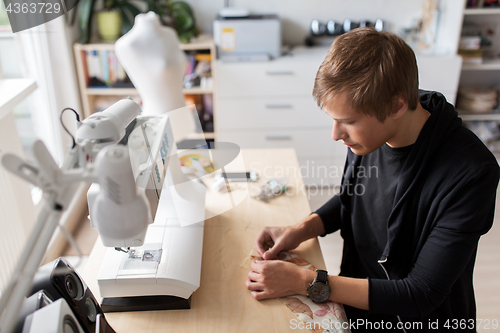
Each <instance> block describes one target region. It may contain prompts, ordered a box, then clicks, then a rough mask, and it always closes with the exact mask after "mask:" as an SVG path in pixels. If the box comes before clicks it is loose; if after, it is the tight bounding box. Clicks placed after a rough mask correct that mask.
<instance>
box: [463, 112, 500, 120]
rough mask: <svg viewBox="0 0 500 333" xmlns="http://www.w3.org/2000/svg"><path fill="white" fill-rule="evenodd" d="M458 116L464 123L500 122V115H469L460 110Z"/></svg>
mask: <svg viewBox="0 0 500 333" xmlns="http://www.w3.org/2000/svg"><path fill="white" fill-rule="evenodd" d="M458 116H459V117H460V118H462V120H463V121H500V113H467V112H466V111H460V110H458Z"/></svg>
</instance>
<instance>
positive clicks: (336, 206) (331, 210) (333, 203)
mask: <svg viewBox="0 0 500 333" xmlns="http://www.w3.org/2000/svg"><path fill="white" fill-rule="evenodd" d="M341 209H342V203H341V202H340V195H338V194H337V195H335V196H334V197H333V198H331V199H330V200H328V201H327V202H326V203H325V204H324V205H323V206H321V207H320V208H318V210H317V211H315V213H316V214H318V215H319V217H320V218H321V222H323V226H324V227H325V235H327V234H331V233H332V232H335V231H337V230H339V229H340V211H341ZM325 235H322V236H325Z"/></svg>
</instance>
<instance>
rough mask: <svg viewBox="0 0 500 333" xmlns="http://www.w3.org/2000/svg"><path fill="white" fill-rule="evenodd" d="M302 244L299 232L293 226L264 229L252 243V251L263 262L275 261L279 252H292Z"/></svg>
mask: <svg viewBox="0 0 500 333" xmlns="http://www.w3.org/2000/svg"><path fill="white" fill-rule="evenodd" d="M301 242H302V237H301V235H300V230H298V229H297V228H295V227H294V226H289V227H264V228H262V229H261V230H260V232H259V235H258V236H257V239H256V240H255V243H254V246H253V247H254V249H255V251H257V252H258V253H259V254H260V256H261V257H262V258H263V259H265V260H270V259H277V256H278V253H280V252H281V251H288V250H293V249H295V248H296V247H297V246H299V244H300V243H301Z"/></svg>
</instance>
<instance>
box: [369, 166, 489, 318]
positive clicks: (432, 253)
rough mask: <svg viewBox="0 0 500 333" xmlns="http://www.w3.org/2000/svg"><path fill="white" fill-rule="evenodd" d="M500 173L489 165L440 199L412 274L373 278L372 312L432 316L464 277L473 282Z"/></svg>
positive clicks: (463, 180)
mask: <svg viewBox="0 0 500 333" xmlns="http://www.w3.org/2000/svg"><path fill="white" fill-rule="evenodd" d="M498 179H499V168H498V166H497V165H488V166H486V167H483V168H481V169H480V170H478V171H476V172H475V173H473V174H472V175H470V176H468V177H464V178H463V179H462V180H461V181H460V182H459V184H458V186H456V187H455V188H454V189H452V190H451V191H450V192H449V193H448V195H446V196H445V197H444V199H443V200H442V201H441V202H435V204H436V205H438V207H437V213H436V215H435V217H434V221H433V225H434V227H433V228H432V230H431V231H430V234H429V236H428V237H427V240H426V241H425V243H424V245H423V247H422V249H421V251H420V253H419V254H418V257H417V259H416V261H415V263H414V265H413V267H412V269H411V271H410V273H409V274H408V276H407V277H406V278H403V279H399V280H382V279H370V281H369V307H370V313H371V314H393V315H402V316H407V317H422V316H426V315H428V314H429V313H431V312H432V311H434V310H435V309H436V308H437V307H439V306H440V305H441V304H442V303H443V302H444V300H445V299H446V297H447V296H448V295H449V294H450V293H451V292H452V289H453V287H454V285H455V284H456V283H457V281H458V280H460V279H461V281H462V282H464V281H466V282H470V283H471V281H468V280H467V279H471V277H472V270H473V266H474V260H475V255H476V251H477V245H478V241H479V238H480V236H481V235H483V234H485V233H486V232H487V231H488V230H489V229H490V228H491V225H492V223H493V216H494V211H495V196H496V189H497V185H498ZM390 260H391V258H390V256H389V258H388V262H387V263H386V264H389V261H390ZM464 273H465V274H464Z"/></svg>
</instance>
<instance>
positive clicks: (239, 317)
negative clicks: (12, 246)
mask: <svg viewBox="0 0 500 333" xmlns="http://www.w3.org/2000/svg"><path fill="white" fill-rule="evenodd" d="M242 153H243V159H244V164H245V168H246V169H247V170H255V171H257V172H258V173H259V175H260V178H259V180H258V181H257V182H256V183H249V184H248V185H249V187H250V188H249V192H250V194H252V193H253V192H254V191H255V190H256V189H257V188H259V187H260V186H261V185H262V184H264V183H265V182H267V181H268V180H269V179H270V178H272V177H273V175H274V176H280V175H283V174H284V175H286V178H287V182H288V184H290V185H291V190H289V191H288V193H287V194H283V195H281V196H280V197H278V198H275V199H273V200H272V201H270V202H269V203H264V202H260V201H257V200H255V199H253V198H251V197H250V196H248V197H247V198H246V199H244V200H243V201H242V202H241V203H240V204H238V205H237V206H236V207H234V208H232V209H230V210H228V211H226V212H225V213H223V214H221V215H218V216H215V217H212V218H209V219H207V220H206V222H205V229H204V239H203V258H202V268H201V285H200V288H199V289H198V290H197V291H195V292H194V293H193V295H192V302H191V309H190V310H167V311H147V312H122V313H107V314H106V318H107V320H108V322H109V323H110V325H111V326H112V327H113V328H114V329H115V331H116V332H118V333H122V332H145V331H147V332H160V331H162V332H163V331H171V332H204V333H208V332H216V333H221V332H231V333H234V332H296V331H297V329H293V330H292V329H291V327H290V320H291V319H295V318H296V317H295V316H294V314H293V313H292V312H291V311H290V310H289V309H288V308H287V307H286V306H284V305H283V304H281V303H280V301H279V300H277V299H271V300H265V301H256V300H255V299H253V298H252V296H251V295H250V292H249V291H248V290H247V289H246V287H245V281H246V279H247V274H248V271H249V268H250V262H249V261H246V262H245V258H246V257H248V255H249V252H250V251H251V249H252V247H253V243H254V240H255V238H256V236H257V233H258V232H259V230H260V229H261V227H263V226H286V225H291V224H295V223H296V222H298V221H299V220H301V219H302V218H304V217H306V216H307V215H308V214H310V212H311V211H310V206H309V201H308V200H307V196H306V192H305V189H304V187H303V182H302V178H301V177H300V172H299V165H298V162H297V157H296V155H295V151H294V150H293V149H265V150H243V151H242ZM226 171H234V168H233V170H231V165H229V166H228V167H227V168H226ZM237 171H241V169H240V170H237ZM244 184H245V183H240V184H238V186H245V185H244ZM237 191H238V189H237V188H236V189H235V190H234V191H233V192H234V193H235V194H236V193H237ZM240 191H241V190H240ZM216 195H217V194H216V193H214V192H210V191H207V203H206V205H207V207H206V208H207V210H210V209H211V207H213V206H214V205H217V200H216V199H215V200H214V196H216ZM294 252H295V253H297V254H299V255H300V256H301V257H303V258H304V259H306V260H307V261H309V262H310V263H312V264H313V265H314V266H316V267H317V268H320V269H325V264H324V261H323V256H322V254H321V250H320V247H319V243H318V240H317V239H311V240H309V241H307V242H305V243H303V244H301V246H300V247H299V248H298V249H296V250H295V251H294ZM104 253H105V248H104V247H103V246H102V243H101V241H100V240H98V241H97V242H96V245H95V247H94V249H93V251H92V253H91V255H90V258H89V260H88V263H87V267H86V269H85V271H84V272H83V274H82V277H83V279H84V280H85V282H86V283H87V285H88V286H89V287H90V289H91V290H92V292H93V293H94V295H95V296H96V298H97V299H98V300H100V295H99V288H98V286H97V280H96V277H97V272H98V271H99V267H100V265H101V262H102V258H103V256H104ZM243 263H244V264H243ZM186 264H187V265H188V264H189V263H186ZM242 264H243V265H242Z"/></svg>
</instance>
